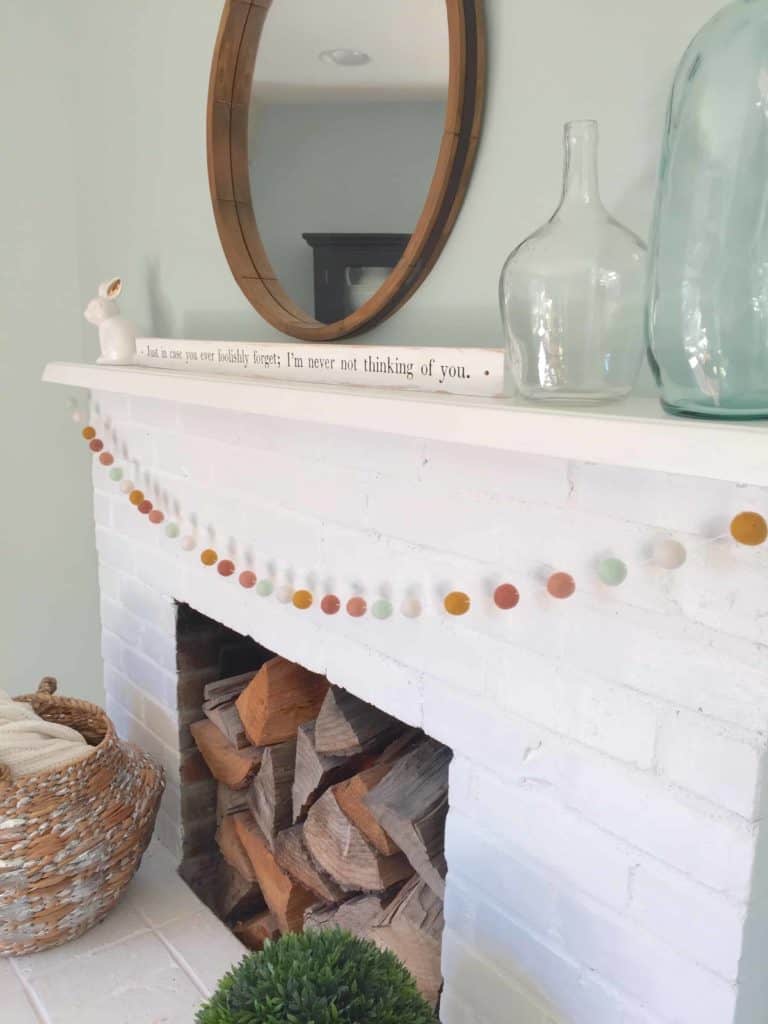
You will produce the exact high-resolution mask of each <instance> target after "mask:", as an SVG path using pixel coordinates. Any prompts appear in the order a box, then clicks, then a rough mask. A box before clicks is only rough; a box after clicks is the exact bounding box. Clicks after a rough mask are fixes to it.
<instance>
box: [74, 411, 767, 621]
mask: <svg viewBox="0 0 768 1024" xmlns="http://www.w3.org/2000/svg"><path fill="white" fill-rule="evenodd" d="M71 417H72V420H73V422H74V423H76V424H78V425H79V424H81V423H82V422H83V418H84V417H83V414H82V413H81V412H80V410H78V409H74V410H73V411H72V413H71ZM80 433H81V436H82V438H83V440H84V441H85V442H86V443H87V445H88V449H89V450H90V451H91V452H92V453H93V454H94V455H95V456H97V457H98V462H99V464H100V465H101V466H103V467H104V468H105V469H106V470H107V471H108V477H109V479H110V480H111V481H112V482H113V483H115V484H116V485H118V487H119V490H120V491H121V492H122V493H123V494H124V495H126V496H127V498H128V501H129V502H130V504H131V505H133V506H134V507H135V508H136V510H137V511H138V512H139V513H140V514H141V515H143V516H145V517H146V519H147V520H148V522H149V523H151V524H152V525H153V526H160V525H163V532H164V534H165V536H166V537H167V538H168V540H172V541H176V540H178V541H179V545H180V547H181V549H182V550H183V551H185V552H192V551H195V549H196V548H197V546H198V545H197V540H196V538H195V536H194V535H193V534H192V533H186V534H184V535H182V531H181V526H180V525H179V523H178V522H176V521H175V520H174V519H173V518H170V519H169V518H167V516H166V513H165V512H163V511H162V510H161V509H159V508H157V507H156V506H155V505H154V503H153V502H152V501H150V500H149V499H148V498H147V497H146V496H145V495H144V493H143V491H141V490H140V489H139V488H137V487H136V486H135V484H134V482H133V480H131V479H129V478H127V477H126V476H125V470H124V469H123V467H121V466H118V465H116V464H115V456H114V454H113V453H112V452H110V451H108V450H106V449H105V445H104V441H103V440H102V438H100V437H99V436H98V434H97V431H96V428H95V427H94V426H92V425H91V424H87V425H86V426H84V427H82V429H81V431H80ZM728 536H729V537H730V538H731V539H732V540H733V541H735V542H736V543H737V544H739V545H741V546H743V547H747V548H756V547H759V546H761V545H763V544H765V543H766V541H768V521H766V518H765V517H764V516H763V515H761V514H760V513H759V512H754V511H744V512H740V513H739V514H738V515H736V516H734V518H733V519H732V520H731V523H730V528H729V534H728ZM722 539H724V538H722V537H717V538H714V539H713V540H710V541H706V542H705V543H714V541H717V540H722ZM199 560H200V563H201V565H202V566H204V567H205V568H213V567H215V568H216V573H217V574H218V575H219V576H221V577H222V578H223V579H228V578H229V577H231V576H237V582H238V583H239V585H240V587H242V589H243V590H246V591H248V590H255V592H256V594H258V595H259V596H260V597H264V598H267V597H271V596H274V597H275V598H276V600H277V601H278V602H280V603H281V604H284V605H291V606H293V608H295V609H297V610H298V611H309V610H310V609H311V608H313V607H314V605H315V603H316V597H315V594H313V593H312V591H311V590H310V589H308V588H299V589H294V587H293V586H292V585H290V584H289V583H282V584H280V585H278V586H276V585H275V583H274V582H273V581H272V580H270V579H266V578H259V577H258V576H257V575H256V573H255V572H253V571H252V570H251V569H243V570H241V571H238V567H237V566H236V564H235V562H234V561H233V560H232V559H230V558H222V559H220V558H219V555H218V553H217V552H216V550H215V549H214V548H204V549H203V550H202V551H201V552H200V555H199ZM687 561H688V551H687V549H686V547H685V545H683V544H682V543H681V542H680V541H679V540H677V539H675V538H674V537H661V538H658V539H657V540H656V541H655V542H654V543H653V545H652V549H651V556H650V558H649V559H648V561H647V562H646V563H645V564H648V565H651V566H654V567H656V568H658V569H661V570H663V571H664V572H670V573H672V572H677V571H678V570H680V569H682V568H683V566H684V565H685V564H686V562H687ZM594 571H595V575H596V577H597V579H598V580H599V581H600V583H602V584H603V585H604V586H605V587H609V588H615V587H620V586H622V585H623V584H624V583H625V582H626V580H627V578H628V576H629V567H628V566H627V564H626V562H624V561H622V560H621V559H620V558H616V557H613V556H609V557H604V558H601V559H599V560H598V561H597V562H596V564H595V570H594ZM576 591H577V585H576V580H575V579H574V577H573V576H572V575H571V574H570V573H568V572H564V571H556V572H552V573H551V574H550V575H549V577H548V578H547V581H546V592H547V594H548V595H549V597H550V598H552V599H553V601H556V602H560V601H566V600H568V599H570V598H572V597H573V596H574V595H575V594H576ZM492 601H493V605H494V606H495V607H496V609H497V610H498V611H501V612H511V611H513V610H514V609H516V608H517V607H518V605H519V604H520V603H521V601H522V595H521V593H520V590H519V589H518V588H517V587H516V586H515V585H514V584H513V583H510V582H501V583H498V584H497V585H496V586H495V589H494V590H493V595H492ZM317 603H318V607H319V609H320V611H321V612H322V613H323V614H324V615H327V616H335V615H338V614H339V613H340V612H341V611H342V608H343V609H344V610H345V612H346V614H347V615H348V616H349V617H350V618H353V619H362V618H364V617H366V616H367V615H368V614H369V613H370V616H371V617H372V618H373V619H375V620H377V621H379V622H385V621H387V620H388V619H391V618H392V617H393V615H394V614H395V606H394V604H393V603H392V601H391V600H389V598H386V597H378V598H376V599H375V600H374V601H373V603H372V604H371V605H370V608H369V605H368V602H367V601H366V599H365V598H364V597H362V596H361V595H359V594H357V595H353V596H352V597H350V598H349V599H348V600H347V601H346V604H345V603H344V602H343V601H342V599H341V598H340V597H339V596H338V595H337V594H333V593H326V594H323V596H322V597H321V598H320V600H319V602H317ZM442 607H443V609H444V611H445V613H446V614H447V615H449V616H452V617H454V618H461V617H462V616H465V615H467V614H469V612H470V611H471V609H472V607H473V602H472V597H471V596H470V595H469V594H468V593H466V592H465V591H463V590H451V591H449V592H447V593H445V594H444V596H443V598H442ZM399 613H400V615H402V617H403V618H405V619H418V618H420V617H421V616H422V615H423V614H424V605H423V603H422V601H421V600H420V599H419V598H418V597H417V596H415V595H414V594H413V593H411V594H409V595H408V596H406V597H405V598H404V599H403V600H402V602H401V603H400V606H399Z"/></svg>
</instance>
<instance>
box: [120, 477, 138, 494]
mask: <svg viewBox="0 0 768 1024" xmlns="http://www.w3.org/2000/svg"><path fill="white" fill-rule="evenodd" d="M120 490H121V491H122V492H123V494H130V493H131V491H135V490H136V488H135V487H134V486H133V480H123V482H122V483H121V484H120Z"/></svg>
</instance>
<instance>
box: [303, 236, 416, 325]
mask: <svg viewBox="0 0 768 1024" xmlns="http://www.w3.org/2000/svg"><path fill="white" fill-rule="evenodd" d="M303 237H304V240H305V241H306V242H307V244H308V245H310V246H311V247H312V251H313V256H314V279H315V318H316V319H317V320H319V321H320V322H321V323H324V324H332V323H336V322H337V321H338V320H343V319H344V318H345V317H347V316H349V315H350V313H353V312H354V311H355V309H357V308H358V306H359V305H361V300H363V301H364V299H365V294H366V288H368V289H369V290H370V292H371V294H373V292H374V291H377V290H378V288H379V287H380V285H381V284H383V283H384V280H385V278H386V277H387V276H388V272H389V271H390V270H391V269H392V267H394V266H396V265H397V264H398V263H399V262H400V259H401V257H402V255H403V253H404V252H405V249H406V247H407V245H408V243H409V242H410V240H411V236H410V235H396V234H341V233H335V234H306V235H304V236H303ZM379 268H381V269H386V270H387V274H382V275H380V277H381V280H378V279H377V275H376V274H375V270H376V269H379Z"/></svg>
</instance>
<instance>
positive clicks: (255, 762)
mask: <svg viewBox="0 0 768 1024" xmlns="http://www.w3.org/2000/svg"><path fill="white" fill-rule="evenodd" d="M189 731H190V732H191V733H192V737H193V739H194V741H195V743H196V744H197V748H198V750H199V751H200V753H201V754H202V755H203V758H204V760H205V763H206V764H207V765H208V767H209V768H210V769H211V774H212V775H213V777H214V778H215V779H217V780H218V781H219V782H223V783H225V784H226V785H227V786H231V787H232V789H244V788H245V787H246V786H247V785H248V783H249V782H250V781H251V779H252V778H253V776H254V775H255V774H256V772H257V771H258V769H259V765H260V764H261V756H262V751H261V748H260V747H246V748H245V749H244V750H236V749H235V748H234V747H233V746H231V744H230V743H229V741H228V740H227V738H226V736H225V735H224V734H223V733H222V732H221V731H220V730H219V729H218V728H217V727H216V726H215V725H214V724H213V722H209V721H208V719H207V718H203V719H202V720H201V721H199V722H193V723H192V725H190V727H189Z"/></svg>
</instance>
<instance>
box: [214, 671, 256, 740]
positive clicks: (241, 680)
mask: <svg viewBox="0 0 768 1024" xmlns="http://www.w3.org/2000/svg"><path fill="white" fill-rule="evenodd" d="M253 676H254V673H253V672H246V673H244V674H243V675H239V676H232V677H231V678H229V679H218V680H216V682H214V683H208V684H207V685H206V686H205V688H204V689H203V712H204V714H205V716H206V717H207V718H208V719H210V721H212V722H213V724H214V725H215V726H216V727H217V728H218V729H220V730H221V731H222V732H223V733H224V735H225V736H226V737H227V739H228V740H229V742H230V743H231V744H232V746H234V747H237V748H238V749H239V750H240V749H243V748H245V747H248V746H249V745H250V741H249V740H248V737H247V736H246V734H245V729H244V728H243V723H242V722H241V721H240V715H239V713H238V710H237V708H236V707H235V700H236V699H237V698H238V697H239V696H240V694H241V693H242V692H243V690H244V689H245V687H246V686H247V685H248V683H250V681H251V680H252V679H253Z"/></svg>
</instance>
